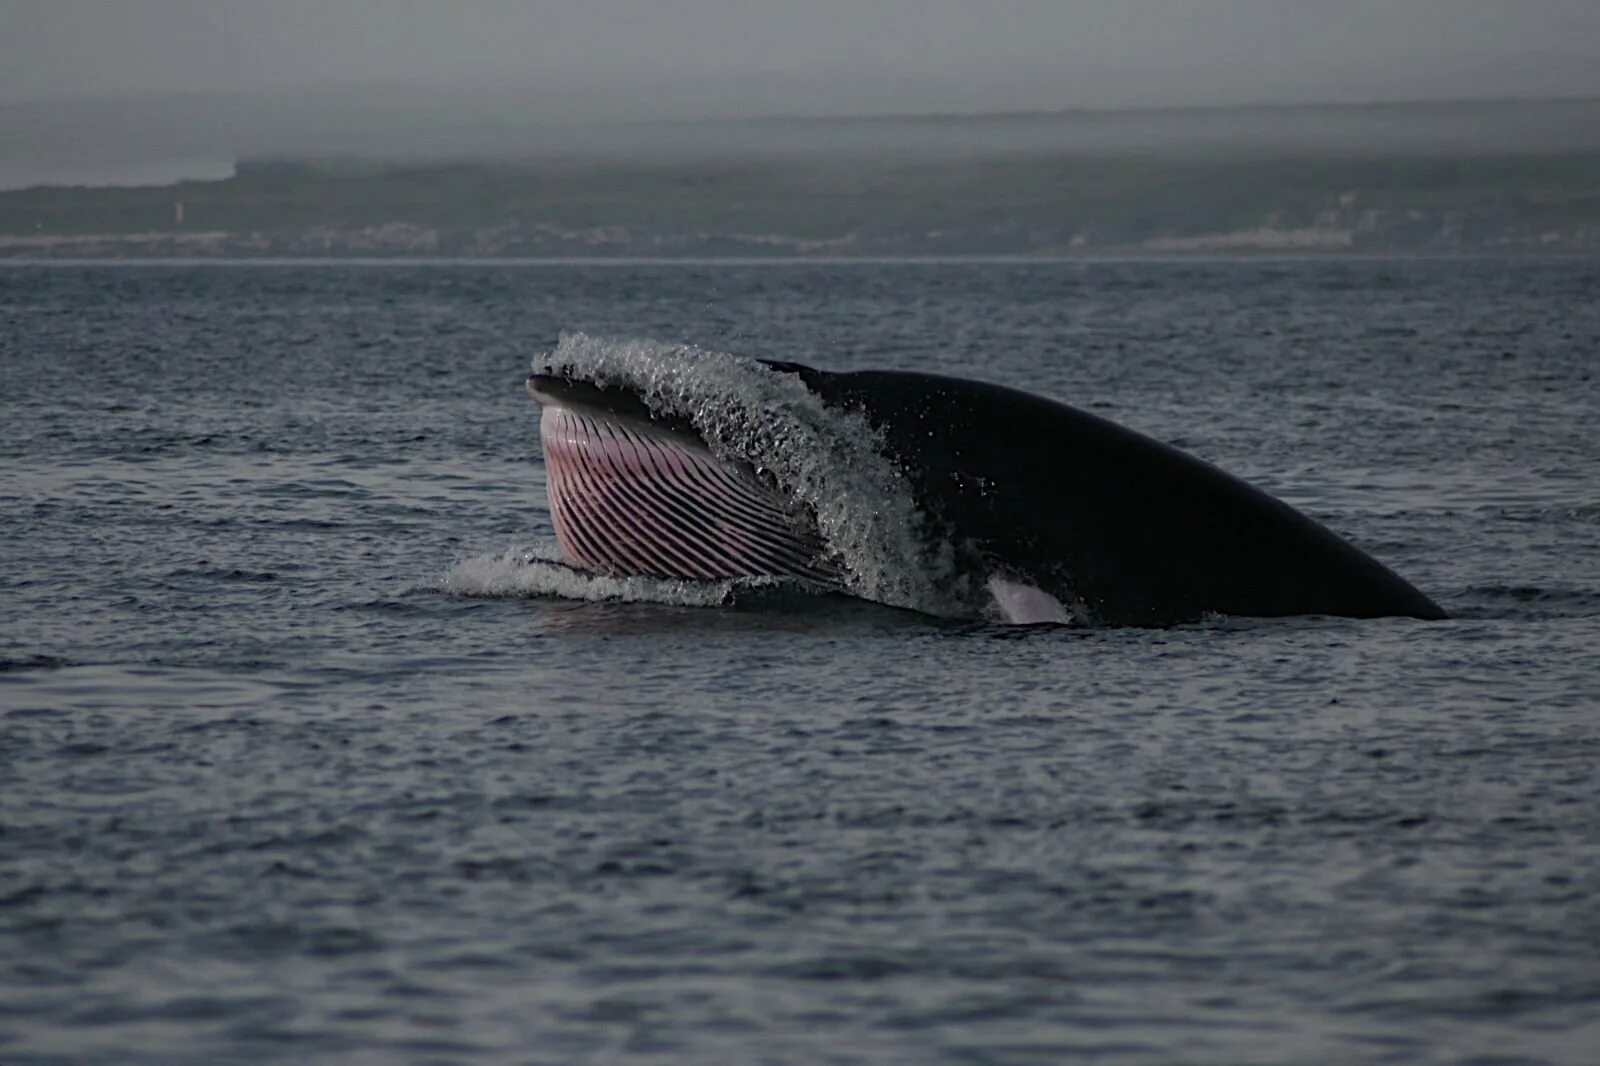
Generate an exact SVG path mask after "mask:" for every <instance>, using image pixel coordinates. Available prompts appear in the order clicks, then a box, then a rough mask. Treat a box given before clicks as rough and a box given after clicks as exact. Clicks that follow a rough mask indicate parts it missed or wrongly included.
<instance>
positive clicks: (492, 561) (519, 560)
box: [440, 541, 773, 607]
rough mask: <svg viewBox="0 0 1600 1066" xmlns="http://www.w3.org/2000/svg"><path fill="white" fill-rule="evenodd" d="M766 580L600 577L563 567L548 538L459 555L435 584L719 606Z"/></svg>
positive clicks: (478, 592)
mask: <svg viewBox="0 0 1600 1066" xmlns="http://www.w3.org/2000/svg"><path fill="white" fill-rule="evenodd" d="M772 583H773V582H772V581H771V580H770V579H766V578H750V579H738V580H727V581H684V580H675V579H667V578H653V577H606V576H604V575H601V574H591V573H587V572H585V571H582V570H574V569H573V568H572V567H570V566H567V565H566V564H565V563H563V562H561V552H560V548H559V547H558V546H557V545H556V543H555V542H554V541H551V542H550V543H548V544H540V545H531V546H518V547H513V548H508V549H507V550H505V551H503V552H497V553H490V554H486V555H476V556H473V557H471V558H469V559H463V560H461V561H460V562H458V563H456V564H455V565H454V566H452V567H451V568H450V569H449V570H448V571H446V572H445V575H444V577H443V578H442V579H441V581H440V587H441V588H442V589H443V590H444V591H445V592H447V593H449V594H451V595H453V596H476V597H496V598H506V599H510V598H526V597H540V596H545V597H552V598H559V599H565V600H588V601H591V602H594V603H665V604H674V605H677V606H681V607H720V606H724V605H726V604H728V603H730V602H732V600H733V596H734V594H735V592H736V591H737V590H738V589H744V588H755V587H760V586H762V585H764V584H772Z"/></svg>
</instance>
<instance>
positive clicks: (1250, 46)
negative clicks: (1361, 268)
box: [0, 0, 1600, 187]
mask: <svg viewBox="0 0 1600 1066" xmlns="http://www.w3.org/2000/svg"><path fill="white" fill-rule="evenodd" d="M1576 96H1600V0H1522V2H1518V3H1510V2H1487V3H1468V2H1464V0H1463V2H1457V0H1172V2H1166V3H1153V2H1142V0H1102V2H1099V3H1084V2H1076V0H1056V2H1029V0H1023V2H1010V3H1007V2H1003V0H999V2H988V3H983V2H960V0H878V2H856V3H850V2H844V0H810V2H807V3H782V4H779V3H756V2H735V0H654V2H624V0H581V2H580V0H572V2H548V3H523V4H515V3H505V2H495V0H457V2H455V3H423V2H404V0H119V2H110V0H0V187H7V186H12V187H14V186H17V185H21V184H29V183H33V182H51V183H57V182H80V181H81V182H87V183H101V182H105V181H111V182H127V181H134V182H144V181H161V180H171V179H172V178H174V177H178V176H183V175H189V176H215V175H217V174H219V173H225V172H227V170H228V169H229V168H230V167H231V164H232V161H233V160H234V159H236V158H239V157H241V156H250V155H263V154H269V155H270V154H291V155H292V154H312V155H316V154H330V153H331V154H350V155H361V156H395V157H402V156H441V155H452V156H479V155H501V156H504V155H515V154H518V153H527V152H530V151H535V150H540V149H541V146H544V145H549V144H552V143H570V144H577V145H580V146H581V145H582V144H584V143H591V142H585V140H584V138H585V137H590V138H592V137H593V136H594V134H593V128H595V127H597V126H601V125H604V124H606V123H614V122H618V121H622V122H627V123H635V124H637V123H640V122H644V123H649V122H652V121H656V120H663V119H671V120H685V119H689V120H693V119H705V118H712V119H729V118H742V117H751V116H839V115H873V114H928V113H970V112H993V111H1015V110H1038V111H1061V110H1074V109H1124V108H1164V107H1193V106H1224V107H1225V106H1231V105H1237V104H1296V103H1321V102H1376V101H1390V100H1452V99H1456V100H1459V99H1484V98H1498V97H1513V98H1536V97H1576ZM1590 117H1591V119H1592V116H1590ZM1317 121H1318V122H1321V121H1323V120H1320V119H1319V120H1317ZM1452 121H1455V122H1456V123H1457V124H1458V125H1460V124H1461V123H1462V122H1466V124H1467V125H1469V126H1470V125H1472V122H1473V121H1474V120H1463V119H1460V118H1459V117H1457V118H1456V119H1454V120H1452ZM1553 121H1556V122H1557V124H1558V126H1559V125H1560V124H1561V123H1564V122H1565V121H1566V120H1565V119H1556V120H1553ZM1505 122H1507V123H1508V124H1509V125H1508V126H1507V127H1506V132H1507V133H1516V132H1517V131H1518V130H1520V129H1522V127H1523V119H1522V118H1521V117H1520V116H1515V115H1511V116H1506V117H1505ZM1592 124H1593V123H1592V121H1591V122H1590V123H1589V125H1592ZM1293 127H1294V123H1293V122H1289V123H1288V124H1287V129H1286V132H1287V133H1290V134H1292V135H1294V136H1297V137H1300V138H1302V139H1304V138H1306V137H1315V136H1320V135H1322V133H1323V132H1324V131H1322V130H1320V129H1310V130H1301V129H1296V128H1293ZM552 130H557V131H562V132H558V133H551V132H550V131H552ZM1176 132H1179V133H1181V132H1183V130H1178V131H1176ZM1189 132H1192V129H1190V131H1189ZM1327 132H1329V134H1330V135H1332V133H1334V132H1336V131H1331V130H1330V131H1327ZM1423 132H1424V134H1426V136H1424V137H1423V140H1424V141H1425V140H1426V139H1427V136H1434V137H1436V139H1437V137H1439V136H1443V137H1445V138H1446V139H1449V138H1456V137H1457V135H1458V131H1456V130H1455V129H1453V128H1452V129H1450V130H1447V131H1445V133H1444V134H1443V135H1440V134H1438V133H1437V131H1435V132H1434V133H1431V134H1428V133H1427V132H1426V131H1423ZM1574 132H1576V131H1574ZM1594 132H1595V131H1593V130H1589V131H1588V133H1587V134H1585V136H1587V135H1589V134H1593V133H1594ZM1380 133H1381V134H1382V135H1383V136H1385V137H1387V138H1389V140H1390V141H1391V142H1395V143H1399V142H1403V141H1405V140H1406V139H1408V137H1409V134H1408V133H1407V132H1405V131H1399V130H1393V129H1387V130H1383V131H1380ZM1534 133H1535V134H1536V138H1538V139H1550V135H1551V131H1549V130H1537V131H1534ZM1565 133H1566V130H1565V127H1564V126H1561V127H1560V128H1557V129H1555V130H1554V136H1555V137H1556V138H1557V139H1561V138H1564V137H1565ZM1273 135H1274V136H1276V135H1277V134H1276V133H1274V134H1273ZM1502 135H1503V134H1502V131H1501V130H1500V129H1498V128H1497V129H1490V130H1487V131H1486V132H1485V133H1483V134H1482V137H1483V138H1488V139H1490V140H1491V141H1493V139H1495V138H1500V137H1501V136H1502ZM630 136H632V135H630ZM781 136H782V137H785V138H787V137H790V136H792V133H791V132H789V131H785V132H784V133H782V134H781ZM872 136H877V134H873V135H872ZM1138 136H1139V137H1145V138H1152V137H1153V138H1155V139H1158V140H1164V139H1166V138H1167V136H1168V133H1167V131H1166V130H1165V129H1156V128H1154V127H1151V128H1148V129H1145V130H1144V131H1143V132H1140V133H1138ZM1363 136H1365V134H1363ZM667 142H678V143H682V144H689V143H691V142H692V138H688V139H686V138H684V137H683V135H682V134H680V133H679V132H670V133H669V134H667V135H664V136H662V137H658V140H657V142H653V143H667ZM592 143H598V142H592ZM638 143H644V141H639V142H638Z"/></svg>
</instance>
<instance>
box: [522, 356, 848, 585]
mask: <svg viewBox="0 0 1600 1066" xmlns="http://www.w3.org/2000/svg"><path fill="white" fill-rule="evenodd" d="M527 384H528V391H529V392H530V393H532V394H533V397H534V399H536V400H538V401H539V403H540V404H541V405H542V406H543V408H544V411H543V414H542V416H541V417H540V421H539V437H540V440H541V442H542V444H543V447H544V457H545V471H546V476H547V484H548V487H549V495H550V515H551V520H552V522H553V524H554V525H555V530H556V540H557V541H558V542H559V543H560V546H561V554H562V557H563V558H564V559H565V560H566V561H567V562H568V563H569V564H571V565H572V566H575V567H578V568H580V569H584V570H592V571H596V572H599V573H606V574H615V575H623V576H649V577H667V578H688V579H693V580H717V579H726V578H739V577H795V578H801V579H803V580H807V581H815V582H819V583H832V582H833V581H834V580H835V579H836V577H837V572H836V570H835V568H834V567H833V566H831V565H830V564H829V563H827V562H826V561H824V560H823V559H822V554H823V553H822V541H821V538H820V536H819V535H818V534H817V531H816V528H815V524H814V522H812V521H811V520H809V519H808V517H807V516H806V515H805V514H803V513H801V512H799V511H798V510H797V509H796V508H795V507H794V506H793V505H792V504H791V503H790V502H789V501H788V500H786V499H785V498H784V497H783V496H782V495H781V494H780V493H779V492H777V491H776V490H775V489H774V488H773V487H771V486H769V485H767V484H766V483H764V482H763V481H762V480H761V479H760V478H758V477H757V476H756V475H755V473H754V472H753V471H752V470H750V469H749V467H747V466H744V465H743V464H739V463H734V462H728V461H724V460H722V459H719V458H718V457H717V456H715V455H713V454H712V453H711V451H710V449H709V448H707V447H706V444H705V441H704V440H703V439H702V438H701V436H700V435H699V433H697V432H696V431H695V430H694V427H693V426H692V425H691V424H690V423H689V422H688V420H686V419H681V418H673V417H667V416H661V415H657V414H655V413H654V412H652V411H651V410H650V408H649V406H648V405H647V404H645V403H644V401H643V400H642V399H641V398H640V397H639V396H638V395H637V394H636V393H634V392H632V391H631V390H628V389H625V388H605V387H601V386H598V385H595V384H594V383H592V382H589V381H585V380H581V379H577V378H574V377H572V376H570V375H567V374H563V373H560V372H556V371H547V372H544V373H538V374H534V375H533V376H531V377H529V378H528V383H527Z"/></svg>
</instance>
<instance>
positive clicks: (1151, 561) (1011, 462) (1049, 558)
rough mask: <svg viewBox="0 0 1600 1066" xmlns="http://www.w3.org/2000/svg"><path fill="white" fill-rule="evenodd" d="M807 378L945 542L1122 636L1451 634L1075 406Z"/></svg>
mask: <svg viewBox="0 0 1600 1066" xmlns="http://www.w3.org/2000/svg"><path fill="white" fill-rule="evenodd" d="M768 365H769V366H771V367H772V368H773V369H775V370H779V371H783V372H787V373H792V374H797V375H798V376H799V377H800V378H801V380H802V381H804V382H805V384H806V386H807V387H808V388H809V389H811V391H813V392H815V393H816V394H817V395H818V396H820V397H821V398H822V399H823V400H824V401H825V402H826V403H828V404H829V405H831V406H836V407H841V408H847V409H855V410H859V411H861V412H862V413H863V414H864V415H865V416H866V418H867V419H868V420H869V421H870V422H871V423H872V424H873V425H874V426H875V427H876V428H877V429H878V430H879V431H880V432H881V433H882V434H883V436H884V439H885V441H886V443H887V445H888V450H889V452H890V454H891V456H892V458H893V459H894V460H895V461H896V462H897V463H898V464H899V466H900V468H901V469H902V470H903V472H904V473H905V474H906V476H907V478H908V479H909V481H910V483H911V485H912V488H913V490H914V492H915V493H916V496H917V502H918V504H919V506H920V507H921V508H922V509H923V510H924V512H925V513H926V514H927V515H928V516H929V517H930V519H931V520H932V521H933V522H934V523H936V524H937V526H938V527H939V529H938V530H937V532H938V533H940V534H942V535H945V536H947V537H950V538H951V540H952V542H954V543H957V544H958V545H963V546H964V549H965V550H966V551H967V552H969V553H971V555H972V556H973V558H972V560H971V561H972V562H974V563H975V564H977V565H980V566H987V567H988V568H989V569H990V570H992V571H997V572H1000V573H1002V574H1007V573H1009V574H1010V575H1012V576H1014V577H1015V578H1016V579H1019V580H1022V581H1026V582H1029V583H1031V584H1033V585H1035V586H1037V587H1039V588H1041V589H1043V590H1044V591H1046V592H1049V593H1050V594H1052V595H1054V596H1056V597H1057V598H1059V599H1061V600H1062V601H1063V602H1070V601H1076V602H1078V603H1080V604H1082V605H1084V606H1086V607H1087V608H1088V609H1089V611H1090V613H1091V614H1092V615H1093V616H1094V618H1095V619H1096V620H1098V621H1101V622H1104V623H1108V624H1112V625H1167V624H1171V623H1174V622H1180V621H1185V620H1191V619H1195V618H1198V617H1200V616H1201V615H1202V614H1205V613H1207V612H1216V613H1220V614H1234V615H1246V616H1256V617H1274V616H1285V615H1309V614H1321V615H1340V616H1345V617H1351V618H1376V617H1382V616H1389V615H1397V616H1409V617H1412V618H1424V619H1438V618H1443V617H1445V613H1444V611H1443V610H1441V609H1440V608H1439V606H1438V604H1436V603H1434V602H1433V601H1432V600H1431V599H1429V598H1428V597H1427V596H1425V595H1424V594H1423V593H1421V592H1420V591H1418V590H1417V589H1416V588H1415V587H1413V586H1412V585H1411V584H1410V583H1408V582H1407V581H1405V580H1404V579H1403V578H1401V577H1400V576H1399V575H1397V574H1395V573H1394V572H1393V571H1391V570H1390V569H1388V568H1387V567H1385V566H1384V565H1383V564H1381V563H1379V562H1378V561H1377V560H1376V559H1373V558H1372V557H1371V556H1369V555H1367V554H1366V553H1365V552H1362V551H1361V550H1359V549H1358V548H1356V547H1355V546H1353V545H1351V544H1350V543H1349V542H1348V541H1345V540H1343V539H1342V538H1340V537H1339V536H1337V535H1336V534H1334V533H1333V532H1331V531H1330V530H1328V529H1327V528H1325V527H1324V526H1322V525H1320V524H1319V523H1317V522H1315V521H1313V520H1312V519H1310V518H1307V517H1306V516H1305V515H1303V514H1301V513H1300V512H1298V511H1296V510H1295V509H1294V508H1292V507H1290V506H1289V505H1288V504H1286V503H1283V502H1282V501H1280V500H1277V499H1274V498H1273V497H1271V496H1269V495H1267V494H1266V493H1265V492H1262V491H1261V490H1260V489H1257V488H1254V487H1252V486H1250V485H1248V484H1246V483H1245V482H1243V481H1241V480H1239V479H1238V478H1236V477H1234V476H1232V475H1231V474H1228V473H1225V472H1224V471H1222V470H1219V469H1218V468H1216V467H1214V466H1212V465H1211V464H1209V463H1206V462H1204V461H1202V460H1200V459H1197V458H1195V457H1194V456H1192V455H1188V454H1186V453H1185V452H1182V451H1179V450H1178V449H1176V448H1173V447H1171V446H1169V445H1166V444H1162V443H1161V442H1159V441H1156V440H1152V439H1151V438H1149V437H1146V436H1144V435H1142V434H1139V433H1136V432H1134V431H1132V430H1130V429H1127V428H1125V427H1123V426H1119V425H1117V424H1116V423H1114V422H1110V421H1107V420H1106V419H1104V418H1099V417H1097V416H1095V415H1092V414H1089V413H1087V412H1085V411H1080V410H1078V409H1076V408H1073V407H1069V406H1067V405H1066V404H1063V403H1058V402H1056V401H1054V400H1048V399H1045V398H1043V397H1040V396H1035V395H1032V394H1030V393H1026V392H1021V391H1018V390H1016V389H1010V388H1006V387H1004V386H1001V385H993V384H988V383H985V382H979V381H969V380H964V379H959V378H949V377H941V376H938V375H934V374H920V373H907V372H899V371H873V370H869V371H859V372H856V373H826V372H823V371H818V370H814V369H812V368H810V367H806V366H801V365H799V364H795V363H769V364H768Z"/></svg>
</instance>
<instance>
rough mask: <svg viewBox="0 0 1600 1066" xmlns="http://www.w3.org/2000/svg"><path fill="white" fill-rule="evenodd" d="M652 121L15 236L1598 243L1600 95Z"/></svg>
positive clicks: (13, 252) (185, 199)
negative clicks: (563, 141)
mask: <svg viewBox="0 0 1600 1066" xmlns="http://www.w3.org/2000/svg"><path fill="white" fill-rule="evenodd" d="M1358 126H1359V129H1358V128H1357V127H1358ZM957 128H958V132H956V133H952V132H951V131H952V130H953V129H957ZM663 129H665V130H666V133H675V132H676V133H681V137H680V142H681V143H677V144H675V145H671V144H667V143H665V142H664V140H663V137H665V136H666V134H665V133H663ZM1318 129H1321V130H1323V132H1322V133H1318V132H1317V131H1318ZM1407 130H1413V132H1414V136H1413V137H1412V138H1411V139H1410V140H1409V141H1408V139H1407V137H1406V135H1405V134H1406V131H1407ZM1518 130H1520V131H1522V133H1523V134H1524V135H1525V136H1524V138H1523V140H1522V141H1520V142H1519V141H1518V139H1517V136H1515V135H1514V132H1515V131H1518ZM1341 131H1342V132H1341ZM1474 131H1475V132H1474ZM1508 131H1510V132H1508ZM1552 131H1555V132H1552ZM1534 132H1539V136H1538V137H1533V133H1534ZM1568 132H1569V133H1570V136H1566V134H1567V133H1568ZM1358 133H1359V136H1357V134H1358ZM1380 133H1381V136H1380ZM1336 134H1337V136H1336ZM651 136H652V138H653V139H652V140H651V141H650V142H649V143H644V142H640V143H639V144H635V145H633V146H632V147H628V148H627V149H626V150H623V148H622V147H619V146H612V148H610V149H607V150H599V149H591V150H580V149H579V148H573V149H571V150H570V151H569V152H568V153H567V154H542V155H535V156H530V157H528V158H525V159H474V160H472V161H458V160H426V159H423V160H418V159H409V160H387V159H373V158H334V159H329V158H254V159H252V158H246V159H244V160H242V161H240V162H239V163H238V164H237V165H236V168H235V172H234V173H233V174H232V175H231V176H228V177H224V178H220V179H215V180H195V181H182V182H176V183H173V184H163V185H143V186H116V187H81V186H80V187H62V186H42V187H33V188H27V189H16V190H10V191H5V192H0V258H8V259H19V258H24V259H50V258H74V259H79V258H99V259H118V258H150V259H166V258H188V259H224V258H225V259H257V258H296V259H306V258H323V257H332V258H378V259H382V258H390V257H402V258H419V257H422V258H428V257H444V258H452V259H480V258H492V259H507V258H509V259H570V258H580V259H610V258H626V259H717V258H730V257H731V258H758V259H765V258H779V259H787V258H796V259H809V258H828V259H853V258H873V257H890V258H901V257H917V258H921V257H936V258H948V257H973V256H997V255H998V256H1023V257H1050V258H1073V257H1081V256H1103V255H1161V256H1183V255H1260V254H1292V255H1390V254H1403V255H1404V254H1422V255H1472V254H1505V253H1530V252H1536V253H1560V254H1577V255H1591V254H1600V102H1597V101H1551V102H1544V103H1531V104H1530V103H1518V104H1511V103H1484V104H1470V103H1468V104H1458V105H1450V106H1448V107H1447V106H1444V105H1429V106H1423V105H1404V106H1402V105H1395V106H1384V107H1372V108H1324V109H1299V110H1285V111H1262V110H1257V111H1248V112H1247V111H1239V112H1223V111H1206V110H1200V111H1193V112H1179V111H1165V112H1138V113H1127V114H1121V115H1112V114H1101V115H1081V114H1062V115H1010V116H977V117H962V118H960V119H954V118H948V117H943V118H941V117H927V118H911V119H904V118H902V119H894V118H885V119H850V120H781V121H780V120H763V121H754V120H752V121H751V122H749V123H723V124H720V125H715V126H696V125H693V124H688V125H685V126H683V127H681V128H679V127H671V128H667V127H652V128H651ZM1319 137H1321V138H1322V140H1320V141H1319ZM1563 137H1565V138H1566V139H1565V140H1563ZM696 138H699V140H697V139H696ZM718 138H720V140H719V139H718ZM1336 142H1337V143H1336ZM1364 143H1365V144H1369V145H1370V146H1369V147H1367V148H1365V149H1363V148H1361V147H1360V145H1361V144H1364Z"/></svg>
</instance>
